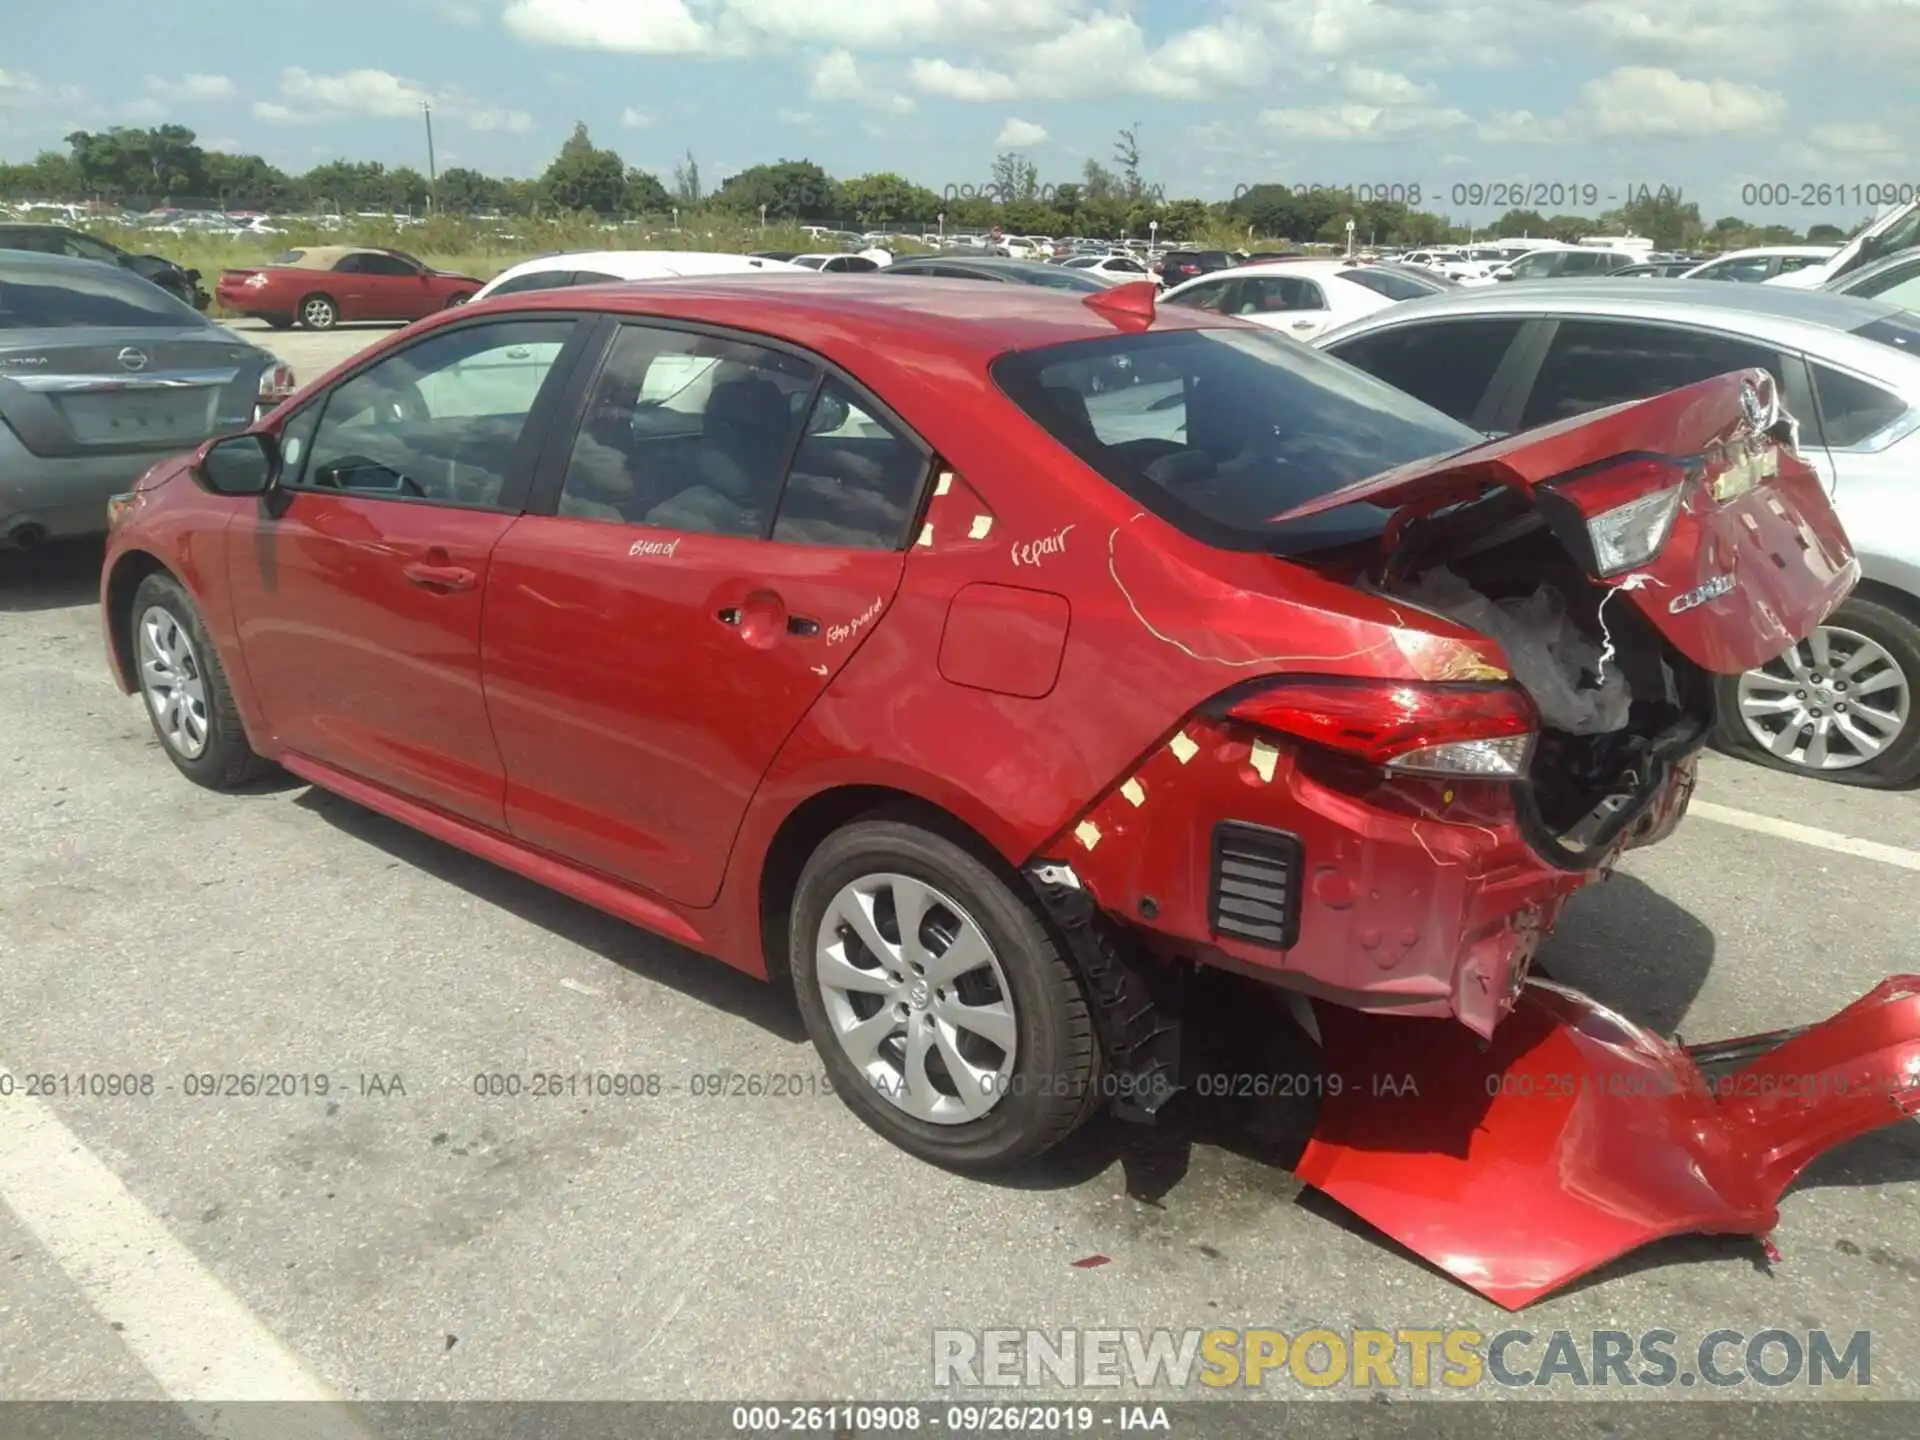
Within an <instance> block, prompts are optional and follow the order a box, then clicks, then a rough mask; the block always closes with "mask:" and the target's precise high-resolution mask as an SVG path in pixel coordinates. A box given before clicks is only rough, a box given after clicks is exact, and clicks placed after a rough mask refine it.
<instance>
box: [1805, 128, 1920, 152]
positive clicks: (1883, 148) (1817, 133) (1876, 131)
mask: <svg viewBox="0 0 1920 1440" xmlns="http://www.w3.org/2000/svg"><path fill="white" fill-rule="evenodd" d="M1807 138H1808V139H1809V140H1810V141H1812V142H1813V143H1814V144H1815V145H1817V146H1819V147H1820V148H1821V149H1822V150H1829V151H1833V152H1835V153H1837V154H1846V155H1869V156H1873V157H1875V158H1886V159H1893V160H1896V161H1903V160H1904V159H1905V157H1906V155H1907V154H1908V153H1909V152H1908V146H1909V143H1910V142H1909V141H1906V140H1902V139H1901V138H1900V137H1899V136H1898V135H1895V134H1894V133H1893V132H1892V131H1891V130H1889V129H1887V127H1886V126H1884V125H1878V124H1874V123H1872V122H1865V123H1861V122H1850V123H1848V122H1843V123H1838V124H1831V125H1815V126H1814V127H1813V128H1812V129H1810V130H1809V131H1808V132H1807Z"/></svg>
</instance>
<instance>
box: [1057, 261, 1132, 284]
mask: <svg viewBox="0 0 1920 1440" xmlns="http://www.w3.org/2000/svg"><path fill="white" fill-rule="evenodd" d="M1060 263H1061V266H1062V268H1064V269H1067V270H1084V271H1086V273H1087V274H1089V275H1091V276H1093V277H1094V278H1095V279H1096V280H1110V281H1112V282H1113V283H1114V284H1115V285H1125V284H1129V283H1131V282H1134V281H1138V280H1152V279H1154V278H1155V276H1154V273H1153V272H1152V271H1151V270H1149V269H1147V267H1146V266H1145V265H1143V264H1141V263H1140V262H1139V261H1138V260H1136V259H1134V258H1133V257H1132V256H1131V255H1076V256H1074V257H1073V258H1072V259H1071V260H1063V261H1061V262H1060Z"/></svg>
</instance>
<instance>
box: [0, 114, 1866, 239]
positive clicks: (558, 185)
mask: <svg viewBox="0 0 1920 1440" xmlns="http://www.w3.org/2000/svg"><path fill="white" fill-rule="evenodd" d="M66 147H67V148H66V149H65V150H64V151H60V150H47V151H43V152H42V153H41V154H40V155H38V156H37V157H36V158H34V159H33V160H31V161H28V162H26V163H24V164H0V199H12V200H57V201H67V202H89V201H90V202H99V203H105V204H110V205H121V206H126V207H128V208H139V209H150V208H154V207H157V206H167V205H175V206H179V207H180V208H183V209H220V210H225V211H264V212H266V213H269V214H308V213H335V214H356V213H365V212H370V211H371V212H378V213H381V214H424V213H427V212H428V211H430V210H431V211H437V212H440V213H442V214H460V215H471V216H540V215H555V214H559V213H569V212H571V213H580V212H585V213H589V214H592V215H596V216H600V217H603V218H608V219H613V218H628V217H636V216H649V217H652V216H665V215H668V214H670V213H673V214H676V215H677V218H679V219H681V220H684V219H686V218H687V217H689V216H692V215H697V214H698V215H717V216H728V217H737V218H738V219H741V220H763V221H765V222H767V223H779V224H792V223H817V224H831V225H842V226H848V227H851V228H858V229H861V230H897V229H906V230H913V231H925V230H931V229H932V228H933V227H934V226H936V225H941V224H943V225H944V226H945V227H946V228H948V229H950V230H951V229H958V230H966V229H986V228H988V227H991V226H995V225H998V226H1001V227H1003V228H1004V229H1005V230H1006V231H1008V232H1009V233H1013V234H1040V235H1065V234H1074V235H1086V236H1092V237H1098V238H1103V239H1119V238H1136V239H1139V238H1145V237H1147V236H1148V235H1150V234H1152V235H1157V236H1158V237H1159V238H1160V239H1161V240H1164V241H1184V240H1190V239H1193V238H1195V237H1197V236H1199V235H1201V234H1202V233H1216V234H1217V233H1219V232H1220V231H1222V230H1229V229H1231V230H1234V231H1244V232H1245V234H1246V235H1247V236H1248V237H1249V238H1253V237H1259V238H1263V239H1279V240H1290V241H1295V242H1303V243H1304V242H1329V243H1334V244H1338V243H1341V242H1342V241H1344V240H1345V239H1346V235H1347V222H1348V221H1349V220H1351V221H1352V222H1353V226H1354V231H1353V233H1354V236H1355V239H1356V240H1357V241H1358V242H1359V243H1360V244H1363V245H1400V246H1409V245H1431V244H1441V243H1446V242H1449V241H1453V242H1458V241H1462V240H1467V239H1471V238H1479V237H1487V236H1520V235H1531V236H1551V237H1553V238H1557V239H1565V240H1575V239H1579V238H1580V237H1581V236H1584V235H1594V234H1617V233H1631V234H1636V235H1643V236H1646V237H1647V238H1648V239H1650V240H1652V241H1653V242H1654V244H1656V245H1658V246H1660V247H1662V248H1666V249H1686V248H1693V247H1696V246H1702V245H1711V246H1713V247H1716V248H1728V247H1731V246H1734V245H1741V244H1766V243H1791V242H1793V241H1797V240H1801V239H1807V240H1811V241H1814V242H1816V243H1817V242H1820V241H1822V240H1833V241H1838V240H1839V239H1841V238H1843V234H1842V232H1841V231H1840V230H1839V229H1837V228H1836V227H1834V226H1830V225H1816V226H1814V227H1813V228H1812V230H1810V231H1808V232H1807V233H1806V235H1805V236H1802V235H1801V234H1800V233H1799V232H1798V231H1795V230H1793V229H1791V228H1789V227H1786V226H1766V225H1757V224H1754V223H1751V222H1749V221H1747V220H1744V219H1741V218H1740V217H1738V216H1724V217H1721V218H1720V219H1718V220H1715V221H1712V222H1708V221H1706V220H1704V219H1703V218H1702V216H1701V213H1700V208H1699V206H1698V204H1696V203H1693V202H1686V203H1682V201H1681V200H1680V199H1679V197H1677V196H1674V195H1670V194H1667V193H1665V192H1661V193H1654V194H1649V193H1645V192H1644V191H1643V192H1642V193H1641V194H1639V195H1637V196H1635V197H1634V198H1633V199H1632V200H1631V201H1630V202H1629V203H1627V204H1625V205H1623V206H1621V207H1620V208H1619V209H1616V210H1612V211H1608V212H1606V213H1603V214H1600V215H1595V216H1584V215H1551V216H1549V215H1543V214H1540V213H1539V212H1537V211H1531V210H1510V211H1508V212H1507V213H1506V214H1504V215H1502V216H1501V217H1500V218H1499V219H1498V220H1496V221H1494V222H1493V223H1492V224H1491V225H1481V226H1477V227H1468V226H1463V225H1460V224H1457V223H1455V222H1454V221H1453V219H1452V218H1451V217H1449V216H1444V215H1439V214H1435V213H1433V212H1431V211H1427V210H1417V209H1414V208H1412V207H1410V206H1408V205H1406V204H1404V203H1401V202H1397V201H1388V200H1358V199H1356V198H1354V197H1353V196H1350V195H1347V194H1343V193H1342V192H1339V191H1335V190H1324V189H1306V188H1304V187H1296V186H1291V185H1288V184H1285V183H1282V182H1278V181H1275V182H1272V183H1266V184H1256V185H1252V186H1249V187H1245V188H1243V189H1242V190H1241V191H1240V192H1239V193H1238V194H1237V195H1236V196H1235V198H1234V199H1232V200H1230V201H1215V202H1208V201H1202V200H1198V199H1192V198H1173V199H1170V198H1168V197H1167V195H1166V193H1165V191H1164V190H1163V188H1162V187H1160V186H1156V185H1152V184H1150V183H1149V182H1148V181H1147V179H1146V177H1145V171H1144V169H1143V160H1142V150H1141V145H1140V139H1139V127H1138V126H1137V125H1136V126H1130V127H1127V128H1125V129H1123V130H1121V132H1120V134H1119V137H1118V138H1117V139H1116V141H1115V142H1114V145H1113V150H1112V157H1111V163H1106V164H1103V163H1101V162H1100V161H1097V160H1088V161H1087V162H1086V163H1085V165H1084V166H1083V167H1082V170H1081V172H1080V175H1079V177H1078V178H1077V179H1076V180H1075V181H1073V182H1072V183H1068V184H1054V185H1043V184H1042V183H1041V181H1040V175H1039V172H1038V169H1037V168H1036V167H1035V165H1034V164H1033V162H1032V161H1031V160H1029V159H1027V158H1026V157H1025V156H1023V155H1020V154H1018V153H1017V152H1008V153H1005V154H1002V155H1000V156H999V157H998V158H997V159H996V160H995V161H994V162H993V167H992V173H991V176H990V177H989V178H988V180H986V181H985V182H984V183H982V184H980V185H977V186H964V187H947V188H946V189H945V190H942V191H936V190H934V189H931V188H929V187H928V186H926V185H923V184H920V183H918V182H916V181H913V180H910V179H908V178H907V177H905V176H903V175H899V174H895V173H893V172H891V171H881V172H877V173H873V174H867V175H858V176H853V177H850V178H845V179H841V178H836V177H834V176H832V175H829V174H828V173H827V172H826V170H824V169H823V168H822V167H821V166H820V165H818V164H816V163H815V162H814V161H812V160H807V159H800V160H788V159H781V160H776V161H772V162H769V163H764V164H759V165H752V166H749V167H747V168H746V169H744V170H741V171H738V172H736V173H734V174H731V175H728V176H727V177H725V179H724V180H722V181H721V183H720V184H719V185H717V186H713V187H711V188H709V187H708V186H707V185H706V184H705V183H704V181H703V178H702V176H701V173H700V166H699V162H698V161H697V160H696V159H695V158H694V156H693V153H692V152H691V151H689V152H687V154H686V155H685V157H684V159H683V160H682V161H681V162H680V163H679V164H677V165H676V166H675V167H674V170H673V173H672V174H671V175H668V176H665V177H662V176H659V175H656V174H653V173H652V172H650V171H647V170H642V169H639V168H637V167H634V166H631V165H628V164H627V163H626V162H625V161H624V160H623V159H622V158H621V156H620V155H619V153H618V152H617V151H614V150H612V149H609V148H605V147H602V146H598V145H596V144H595V143H594V141H593V138H592V136H591V135H590V134H589V133H588V130H587V127H586V125H584V124H576V125H575V126H574V129H573V133H572V134H571V135H570V136H569V137H568V138H567V140H566V142H565V143H564V144H562V145H561V147H560V151H559V153H558V154H557V155H555V156H554V158H553V160H552V162H551V163H550V164H549V165H548V166H547V168H546V169H545V170H544V171H543V172H542V173H541V174H540V175H539V176H537V177H534V178H531V179H512V178H503V177H499V176H491V175H485V174H482V173H481V172H480V171H478V170H474V169H471V168H468V167H465V166H456V167H454V168H452V169H448V170H444V171H441V172H440V173H439V174H438V175H437V176H434V177H432V178H431V179H430V178H429V177H428V176H427V175H425V174H423V173H421V172H420V171H419V170H417V169H415V168H413V167H412V166H407V165H399V166H393V167H388V166H385V165H382V164H379V163H378V162H375V161H354V160H346V159H338V160H330V161H327V162H326V163H324V164H321V165H316V166H314V167H313V168H312V169H311V170H308V171H306V172H305V173H304V174H299V175H294V174H289V173H288V172H286V171H283V170H281V169H279V168H278V167H276V166H274V165H271V164H269V163H268V162H267V161H266V160H264V159H262V158H261V157H260V156H258V155H234V154H229V153H226V152H224V151H219V150H208V149H206V148H205V147H204V146H202V145H201V144H200V143H199V140H198V138H197V137H196V136H195V134H194V132H193V131H192V130H190V129H188V128H187V127H186V126H184V125H158V126H152V127H148V128H140V127H136V126H119V125H116V126H114V127H112V128H110V129H107V130H101V131H86V130H76V131H75V132H74V133H73V134H71V135H69V136H67V137H66Z"/></svg>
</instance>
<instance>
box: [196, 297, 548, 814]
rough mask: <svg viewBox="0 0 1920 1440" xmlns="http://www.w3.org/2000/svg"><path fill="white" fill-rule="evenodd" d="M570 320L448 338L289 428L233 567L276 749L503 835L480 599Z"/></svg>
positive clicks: (482, 326)
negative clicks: (271, 483)
mask: <svg viewBox="0 0 1920 1440" xmlns="http://www.w3.org/2000/svg"><path fill="white" fill-rule="evenodd" d="M576 324H577V322H575V321H573V320H570V319H525V320H497V321H493V322H491V323H479V324H474V325H463V326H459V327H457V328H455V329H451V330H442V331H438V332H436V333H435V334H433V335H431V336H428V337H426V338H425V339H423V340H420V341H416V342H415V343H413V344H411V345H408V346H406V347H404V348H402V349H399V350H396V351H393V352H391V353H389V354H387V355H385V356H383V357H382V358H380V359H378V360H376V361H374V362H373V364H372V365H370V366H369V367H367V368H365V369H363V370H361V371H359V372H358V373H356V374H355V375H353V376H351V377H349V378H348V379H346V380H344V381H342V382H341V383H340V384H338V385H336V386H334V387H333V388H332V389H331V391H330V392H328V393H326V394H323V395H321V396H316V397H315V398H314V400H313V401H312V402H310V403H309V404H308V405H307V406H306V407H304V408H303V409H301V410H300V411H298V412H296V413H295V414H294V415H293V416H292V417H290V418H289V420H288V421H287V422H286V423H285V424H284V425H283V426H282V428H281V438H282V447H283V454H284V456H285V466H284V474H283V477H282V481H281V485H280V487H279V488H278V489H277V490H276V491H275V492H274V493H273V494H271V495H270V496H269V497H268V498H267V499H266V500H265V501H263V502H262V503H261V505H260V506H259V508H258V509H257V510H255V511H253V512H250V513H248V514H247V515H245V516H243V517H242V518H241V519H240V520H238V521H236V523H235V524H234V526H233V528H232V529H231V530H230V531H229V532H228V537H229V541H228V562H227V573H228V583H229V588H230V591H231V594H232V602H233V609H234V615H235V617H236V621H237V625H238V628H239V633H240V645H241V655H242V658H243V660H244V662H245V665H246V670H247V675H248V678H249V680H250V681H251V683H252V685H253V688H254V691H255V694H256V696H257V698H258V701H259V704H260V707H261V709H262V710H263V711H264V712H265V715H266V718H267V723H268V725H269V727H270V728H271V731H272V733H273V736H274V739H275V741H276V742H277V743H278V744H279V745H280V746H283V747H285V748H286V749H288V750H291V751H294V752H296V753H297V754H298V755H304V756H306V757H308V758H310V759H313V760H317V761H320V762H322V763H324V764H327V765H330V766H333V767H336V768H338V769H340V770H344V771H347V772H349V773H350V774H353V775H355V776H358V777H360V778H362V779H365V780H370V781H372V782H374V783H376V784H378V785H381V786H384V787H386V788H388V789H390V790H393V791H396V792H398V793H400V794H402V795H405V796H408V797H409V798H412V799H414V800H418V801H421V802H423V803H425V804H428V805H431V806H433V807H435V808H436V809H439V810H443V811H445V812H447V813H449V814H453V815H457V816H460V817H462V818H464V819H467V820H472V821H475V822H478V823H480V824H483V825H490V826H493V827H495V828H499V827H501V826H502V825H503V821H504V817H503V814H502V810H501V796H502V792H503V790H504V787H505V775H504V771H503V770H502V767H501V764H500V754H499V750H498V749H497V747H496V746H495V744H494V740H493V733H492V729H491V727H490V725H489V724H488V719H487V709H486V702H485V699H484V698H483V696H482V694H481V688H480V614H481V603H482V600H483V598H484V596H485V594H486V583H487V572H488V567H489V564H490V562H491V557H492V554H493V550H494V547H495V545H496V544H497V543H498V542H499V540H500V537H501V536H502V535H503V534H505V533H506V532H507V530H508V529H509V527H511V526H512V524H513V522H514V519H515V517H516V516H517V515H518V514H519V513H520V510H521V508H522V505H523V503H524V498H525V495H526V492H527V485H528V480H529V477H530V475H531V468H532V459H533V457H534V456H535V455H536V454H537V451H538V446H539V443H540V440H541V430H542V426H543V423H544V422H543V417H544V415H545V414H546V407H548V406H550V404H551V401H550V400H544V401H543V397H544V396H546V395H547V392H548V391H549V390H550V389H551V388H552V384H553V380H552V377H553V372H554V371H555V368H556V361H557V359H558V357H559V356H560V354H561V352H562V350H563V349H564V347H565V345H566V343H567V341H568V339H569V338H570V336H571V334H572V333H573V331H574V330H575V328H576Z"/></svg>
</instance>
